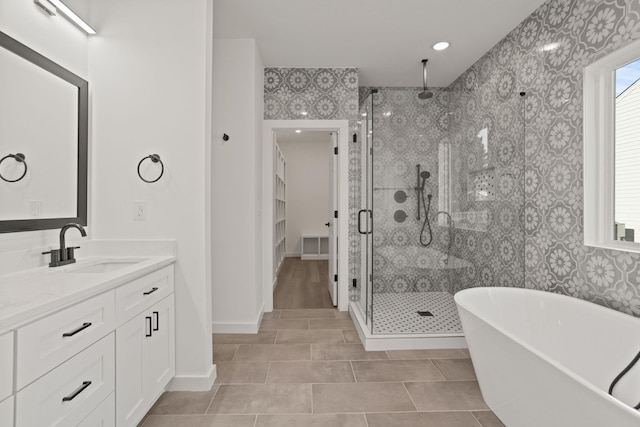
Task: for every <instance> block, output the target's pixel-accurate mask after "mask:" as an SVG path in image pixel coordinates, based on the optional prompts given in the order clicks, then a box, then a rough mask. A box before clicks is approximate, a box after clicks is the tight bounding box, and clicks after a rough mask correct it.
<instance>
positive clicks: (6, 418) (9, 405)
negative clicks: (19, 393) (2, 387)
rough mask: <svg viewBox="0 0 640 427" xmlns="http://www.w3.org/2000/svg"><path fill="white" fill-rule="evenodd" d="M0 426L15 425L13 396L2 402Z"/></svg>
mask: <svg viewBox="0 0 640 427" xmlns="http://www.w3.org/2000/svg"><path fill="white" fill-rule="evenodd" d="M0 427H13V396H11V397H8V398H6V399H5V400H3V401H2V402H0Z"/></svg>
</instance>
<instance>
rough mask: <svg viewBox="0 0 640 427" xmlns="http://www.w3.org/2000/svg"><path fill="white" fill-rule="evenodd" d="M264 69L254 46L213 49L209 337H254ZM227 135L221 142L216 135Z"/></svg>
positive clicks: (242, 42)
mask: <svg viewBox="0 0 640 427" xmlns="http://www.w3.org/2000/svg"><path fill="white" fill-rule="evenodd" d="M263 73H264V71H263V65H262V60H261V59H260V55H259V52H258V50H257V47H256V43H255V41H254V40H253V39H215V40H214V43H213V93H214V97H213V132H212V135H213V138H212V146H211V150H212V156H213V157H212V181H213V182H212V203H213V205H212V208H211V211H212V229H211V233H212V238H213V240H212V259H213V265H212V294H213V296H212V298H213V300H212V305H213V330H214V332H244V333H253V332H257V329H258V326H259V323H260V319H261V316H262V311H263V296H262V281H261V278H262V274H261V272H262V218H261V211H260V209H261V201H262V148H261V147H262V117H263V98H262V96H263V95H262V93H263ZM224 133H226V134H228V135H229V137H230V139H229V141H226V142H225V141H223V140H222V135H223V134H224Z"/></svg>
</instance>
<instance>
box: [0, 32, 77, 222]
mask: <svg viewBox="0 0 640 427" xmlns="http://www.w3.org/2000/svg"><path fill="white" fill-rule="evenodd" d="M0 47H3V48H5V49H7V50H8V51H10V52H13V53H15V54H16V55H18V56H20V57H22V58H24V59H26V60H27V61H29V62H31V63H32V64H34V65H37V66H38V67H40V68H42V69H43V70H46V71H49V72H50V73H51V74H54V75H56V76H58V77H60V78H61V79H63V80H65V81H67V82H68V83H70V84H72V85H74V86H75V87H77V88H78V159H77V161H78V163H77V164H78V179H77V195H76V205H77V213H76V217H71V218H43V219H24V220H22V219H21V220H7V221H0V233H12V232H20V231H34V230H50V229H55V228H61V227H62V226H63V225H65V224H67V223H70V222H75V223H78V224H81V225H87V196H88V194H87V168H88V166H87V165H88V160H89V159H88V156H89V154H88V153H89V151H88V139H89V83H88V82H87V81H86V80H84V79H82V78H81V77H79V76H77V75H75V74H73V73H72V72H71V71H69V70H67V69H66V68H63V67H61V66H60V65H58V64H56V63H55V62H53V61H51V60H50V59H49V58H46V57H45V56H43V55H41V54H39V53H38V52H36V51H34V50H33V49H31V48H29V47H28V46H25V45H24V44H22V43H20V42H19V41H17V40H15V39H13V38H11V37H9V36H8V35H6V34H5V33H3V32H1V31H0Z"/></svg>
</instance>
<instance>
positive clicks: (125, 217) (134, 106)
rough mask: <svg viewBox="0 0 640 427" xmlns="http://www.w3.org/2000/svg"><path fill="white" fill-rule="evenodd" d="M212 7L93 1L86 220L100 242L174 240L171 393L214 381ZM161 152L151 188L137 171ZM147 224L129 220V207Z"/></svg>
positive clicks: (206, 2)
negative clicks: (209, 203)
mask: <svg viewBox="0 0 640 427" xmlns="http://www.w3.org/2000/svg"><path fill="white" fill-rule="evenodd" d="M210 11H211V4H210V0H191V1H188V2H178V1H168V0H136V1H134V2H132V1H129V0H109V1H103V0H94V1H93V2H92V4H91V18H90V20H91V23H92V24H93V25H94V27H95V28H96V30H97V32H98V35H96V36H93V37H91V39H90V43H89V76H90V88H91V94H92V106H93V118H92V121H93V130H92V134H93V135H92V136H93V145H94V147H93V159H92V168H91V170H92V176H93V178H94V180H93V185H92V187H91V193H92V196H93V209H92V215H91V217H90V221H91V223H92V224H93V229H94V237H95V238H102V239H150V238H154V239H161V238H173V239H176V240H177V246H178V260H177V263H176V377H177V380H176V381H174V384H180V385H177V386H175V387H177V388H181V387H182V386H184V385H186V388H191V389H194V388H199V387H200V388H207V384H208V383H209V382H210V380H211V376H212V374H213V372H214V369H213V365H212V362H211V360H212V348H211V305H210V304H209V301H210V300H211V294H210V285H209V283H208V281H207V277H208V271H207V270H208V268H210V260H209V258H208V257H207V237H206V233H205V231H206V230H207V227H208V226H207V224H206V222H207V218H206V212H207V211H206V210H205V206H206V200H208V196H207V193H206V192H207V190H208V185H207V183H206V176H208V175H207V174H208V168H209V165H208V158H207V157H206V156H205V154H206V152H207V150H206V146H207V145H208V144H209V143H210V135H209V134H208V129H210V123H209V121H210V111H207V105H210V104H209V100H208V98H209V97H210V95H211V92H210V82H208V81H207V77H208V76H209V78H210V71H209V70H208V66H209V65H208V63H207V59H208V58H210V57H211V55H210V53H209V50H210V49H211V45H210V39H208V37H209V35H210V33H211V29H210V25H211V21H212V16H211V12H210ZM151 153H157V154H159V155H160V156H161V158H162V160H163V162H164V166H165V172H164V176H163V177H162V179H161V180H160V181H159V182H157V183H155V184H146V183H144V182H142V181H141V180H140V179H139V178H138V176H137V172H136V167H137V164H138V162H139V161H140V159H142V158H143V157H145V156H147V155H149V154H151ZM135 200H144V201H146V203H147V220H146V221H144V222H136V221H134V220H133V202H134V201H135Z"/></svg>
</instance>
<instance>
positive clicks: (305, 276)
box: [273, 258, 333, 309]
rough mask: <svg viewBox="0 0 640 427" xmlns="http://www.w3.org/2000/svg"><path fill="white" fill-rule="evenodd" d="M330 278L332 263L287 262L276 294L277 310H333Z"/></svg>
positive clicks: (275, 305) (292, 259)
mask: <svg viewBox="0 0 640 427" xmlns="http://www.w3.org/2000/svg"><path fill="white" fill-rule="evenodd" d="M328 274H329V262H328V261H302V260H301V259H300V258H285V259H284V261H283V264H282V268H281V269H280V274H278V286H277V287H276V289H275V291H274V293H273V308H274V309H295V308H333V304H332V303H331V297H330V295H329V289H328V284H327V283H328V282H327V281H328Z"/></svg>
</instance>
